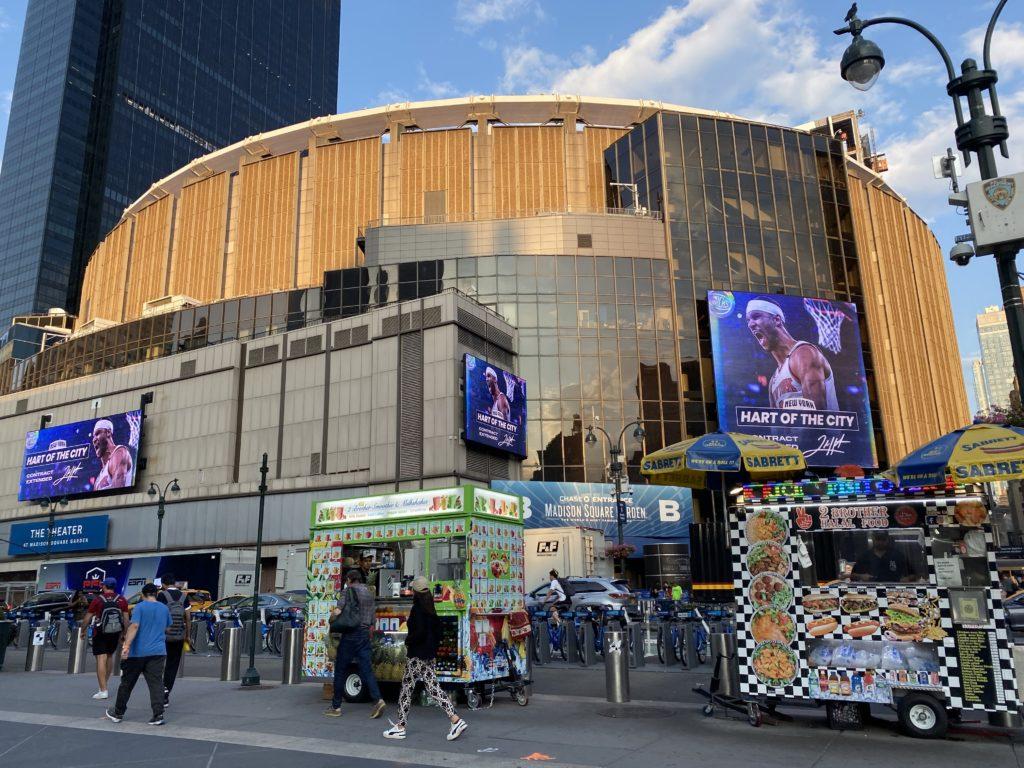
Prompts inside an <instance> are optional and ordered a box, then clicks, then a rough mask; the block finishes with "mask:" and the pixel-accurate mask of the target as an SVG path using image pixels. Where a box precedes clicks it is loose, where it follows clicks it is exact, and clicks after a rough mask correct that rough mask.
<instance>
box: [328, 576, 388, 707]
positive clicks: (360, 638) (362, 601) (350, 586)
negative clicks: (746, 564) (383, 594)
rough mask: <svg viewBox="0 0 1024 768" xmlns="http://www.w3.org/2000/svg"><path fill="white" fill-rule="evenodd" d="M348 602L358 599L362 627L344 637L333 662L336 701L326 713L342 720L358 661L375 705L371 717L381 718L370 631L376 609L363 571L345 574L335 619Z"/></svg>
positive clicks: (347, 632)
mask: <svg viewBox="0 0 1024 768" xmlns="http://www.w3.org/2000/svg"><path fill="white" fill-rule="evenodd" d="M349 600H355V601H356V605H357V606H358V608H359V626H358V627H356V628H354V629H349V630H346V631H345V632H343V633H342V634H341V640H340V642H339V643H338V655H337V657H335V660H334V698H333V699H332V700H331V706H330V709H328V710H327V711H326V712H324V714H325V715H327V716H328V717H341V700H342V691H343V690H344V686H345V679H346V678H347V677H348V676H349V667H350V666H352V663H353V662H355V665H356V668H357V669H358V670H359V676H360V677H361V678H362V680H363V685H365V686H366V688H367V690H368V692H369V694H370V700H371V701H373V702H376V703H375V704H374V705H373V709H372V710H371V711H370V717H371V718H378V717H380V716H381V714H382V713H383V712H384V706H385V704H384V699H382V698H381V696H380V688H379V687H378V686H377V678H376V677H374V674H373V667H372V666H371V664H370V630H371V629H372V628H373V624H374V619H375V617H376V607H375V606H374V603H373V594H372V593H371V592H370V590H369V589H367V587H366V584H365V583H364V582H363V573H362V571H360V570H358V569H356V568H353V569H352V570H351V571H349V572H348V573H346V574H345V589H344V590H342V592H341V597H340V598H338V608H337V612H332V619H333V618H334V616H337V615H338V614H340V613H341V612H343V611H344V610H345V606H346V605H347V604H348V601H349Z"/></svg>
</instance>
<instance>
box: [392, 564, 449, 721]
mask: <svg viewBox="0 0 1024 768" xmlns="http://www.w3.org/2000/svg"><path fill="white" fill-rule="evenodd" d="M411 586H412V591H413V597H412V610H411V611H409V621H408V623H407V627H408V633H407V634H406V636H405V646H406V649H407V651H408V657H409V660H408V662H407V663H406V666H405V675H404V676H403V677H402V692H401V694H399V696H398V722H392V723H391V727H390V728H388V729H387V730H386V731H384V738H385V739H404V738H405V723H406V720H407V719H408V717H409V707H410V706H412V695H413V692H414V691H415V690H416V683H418V682H420V681H422V682H423V684H424V685H425V686H426V688H427V693H428V694H429V695H430V698H432V699H433V700H434V701H436V702H437V703H438V704H439V705H440V706H441V708H442V709H443V710H444V713H445V714H446V715H448V720H449V721H450V722H451V728H450V729H449V730H448V741H455V739H457V738H459V736H461V735H462V732H463V731H464V730H466V725H467V724H466V721H465V720H463V719H462V718H461V717H459V716H458V715H457V714H455V707H453V706H452V701H451V699H450V698H448V694H446V693H445V692H444V691H443V690H441V685H440V683H438V682H437V673H436V672H435V671H434V659H435V658H437V647H438V645H440V644H441V620H440V619H439V618H438V617H437V611H436V609H435V608H434V597H433V596H432V595H431V594H430V583H429V582H428V581H427V580H426V579H425V578H423V577H422V576H419V577H417V578H415V579H413V581H412V584H411Z"/></svg>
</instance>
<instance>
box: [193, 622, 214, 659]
mask: <svg viewBox="0 0 1024 768" xmlns="http://www.w3.org/2000/svg"><path fill="white" fill-rule="evenodd" d="M192 624H194V625H195V626H196V632H195V639H196V642H195V644H194V645H193V646H192V651H193V652H194V653H207V652H209V650H210V622H208V621H207V620H206V619H197V620H195V621H193V622H192Z"/></svg>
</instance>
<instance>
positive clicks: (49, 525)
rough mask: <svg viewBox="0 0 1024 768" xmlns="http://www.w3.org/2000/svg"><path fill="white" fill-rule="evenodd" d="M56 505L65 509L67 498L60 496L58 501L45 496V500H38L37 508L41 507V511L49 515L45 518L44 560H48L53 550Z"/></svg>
mask: <svg viewBox="0 0 1024 768" xmlns="http://www.w3.org/2000/svg"><path fill="white" fill-rule="evenodd" d="M57 504H60V505H61V506H62V507H66V506H67V505H68V497H67V496H61V497H60V498H59V499H53V498H51V497H49V496H46V497H45V498H42V499H40V500H39V506H40V507H42V508H43V509H45V510H46V511H47V512H49V514H48V515H47V517H46V559H47V560H49V559H50V554H51V552H52V550H53V525H54V522H55V520H54V518H55V517H56V514H57Z"/></svg>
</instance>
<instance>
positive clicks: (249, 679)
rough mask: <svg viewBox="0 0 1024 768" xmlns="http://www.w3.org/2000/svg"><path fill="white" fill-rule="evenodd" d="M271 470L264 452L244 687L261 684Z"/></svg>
mask: <svg viewBox="0 0 1024 768" xmlns="http://www.w3.org/2000/svg"><path fill="white" fill-rule="evenodd" d="M269 471H270V468H269V466H268V465H267V454H265V453H264V454H263V463H262V464H260V516H259V522H258V523H257V524H256V570H255V572H254V574H253V580H252V614H251V615H250V617H249V620H250V621H251V622H252V632H251V633H250V634H249V668H248V669H247V670H245V674H244V675H242V687H243V688H258V687H259V684H260V673H259V670H258V669H256V636H257V635H258V634H259V632H257V631H256V610H257V608H258V606H259V600H260V563H261V561H262V559H263V502H264V500H265V499H266V496H267V473H268V472H269Z"/></svg>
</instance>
